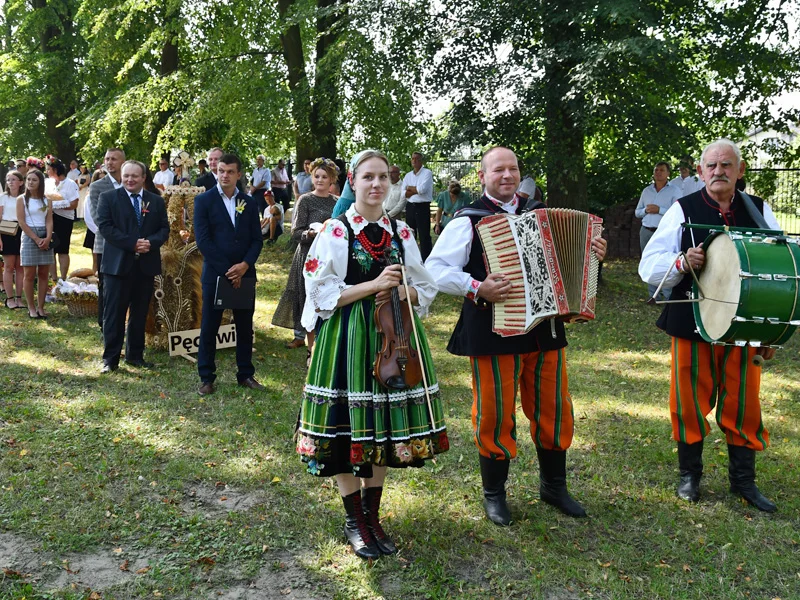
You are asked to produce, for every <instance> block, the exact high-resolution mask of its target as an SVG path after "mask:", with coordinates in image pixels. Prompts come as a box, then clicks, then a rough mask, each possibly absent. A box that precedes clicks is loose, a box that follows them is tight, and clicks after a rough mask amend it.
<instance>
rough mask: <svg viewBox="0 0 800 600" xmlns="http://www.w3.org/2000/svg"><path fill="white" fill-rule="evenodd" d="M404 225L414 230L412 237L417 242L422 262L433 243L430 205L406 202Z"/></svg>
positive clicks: (427, 203) (428, 203)
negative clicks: (406, 224)
mask: <svg viewBox="0 0 800 600" xmlns="http://www.w3.org/2000/svg"><path fill="white" fill-rule="evenodd" d="M406 223H408V226H409V227H411V229H413V230H414V237H415V238H417V240H418V241H419V251H420V254H422V260H423V261H424V260H425V259H427V258H428V255H429V254H430V253H431V250H432V249H433V242H431V203H430V202H407V203H406Z"/></svg>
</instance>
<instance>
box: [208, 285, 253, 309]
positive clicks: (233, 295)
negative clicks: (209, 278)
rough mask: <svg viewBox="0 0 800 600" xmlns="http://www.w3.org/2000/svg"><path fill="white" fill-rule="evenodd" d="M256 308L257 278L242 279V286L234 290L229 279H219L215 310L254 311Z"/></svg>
mask: <svg viewBox="0 0 800 600" xmlns="http://www.w3.org/2000/svg"><path fill="white" fill-rule="evenodd" d="M255 306H256V278H255V277H242V285H240V286H239V289H234V287H233V285H232V284H231V282H230V280H229V279H228V278H227V277H217V290H216V293H215V294H214V308H216V309H218V310H225V309H226V308H232V309H235V310H238V309H245V310H253V309H254V308H255Z"/></svg>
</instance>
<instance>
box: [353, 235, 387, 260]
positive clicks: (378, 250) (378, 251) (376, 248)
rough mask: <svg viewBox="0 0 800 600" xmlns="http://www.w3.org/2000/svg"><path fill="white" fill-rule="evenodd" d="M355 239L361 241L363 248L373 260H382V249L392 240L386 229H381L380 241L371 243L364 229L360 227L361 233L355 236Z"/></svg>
mask: <svg viewBox="0 0 800 600" xmlns="http://www.w3.org/2000/svg"><path fill="white" fill-rule="evenodd" d="M356 239H357V240H358V241H359V242H361V245H362V246H363V247H364V250H366V251H367V253H368V254H369V255H370V256H371V257H372V258H374V259H375V260H383V249H384V248H386V247H388V246H389V244H390V243H391V241H392V236H391V234H390V233H389V232H388V231H386V230H385V229H383V235H382V236H381V239H380V241H379V242H378V243H377V244H373V243H372V242H370V241H369V240H368V239H367V233H366V231H365V230H363V229H362V230H361V233H359V234H358V235H357V236H356Z"/></svg>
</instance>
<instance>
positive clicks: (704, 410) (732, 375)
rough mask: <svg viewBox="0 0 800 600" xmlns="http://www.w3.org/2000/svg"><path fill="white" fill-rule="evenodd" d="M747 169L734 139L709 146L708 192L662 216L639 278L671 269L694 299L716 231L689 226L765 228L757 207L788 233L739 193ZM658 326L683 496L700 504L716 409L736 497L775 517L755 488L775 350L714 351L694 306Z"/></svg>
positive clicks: (704, 169)
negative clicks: (663, 337)
mask: <svg viewBox="0 0 800 600" xmlns="http://www.w3.org/2000/svg"><path fill="white" fill-rule="evenodd" d="M744 171H745V163H744V161H743V160H742V153H741V152H740V150H739V148H738V147H737V146H736V144H734V143H733V142H732V141H730V140H727V139H719V140H717V141H715V142H713V143H711V144H710V145H709V146H707V147H706V149H705V150H704V151H703V155H702V157H701V159H700V165H699V166H698V167H697V172H698V174H699V175H700V176H701V177H702V178H703V180H704V181H705V187H704V188H703V189H701V190H699V191H696V192H694V193H692V194H690V195H688V196H684V197H683V198H681V199H679V200H678V201H677V202H675V203H674V204H673V205H672V206H671V207H670V209H669V210H668V211H667V212H666V214H665V215H664V217H663V218H662V219H661V222H660V223H659V225H658V230H657V231H656V232H655V234H654V235H653V237H652V238H651V239H650V242H649V243H648V244H647V247H646V248H645V249H644V252H643V254H642V260H641V262H640V263H639V276H640V277H641V278H642V280H644V281H645V283H648V284H651V285H658V284H660V283H661V280H662V279H663V277H664V275H665V274H666V273H667V272H669V275H668V277H667V279H666V281H665V283H664V285H665V287H671V288H672V300H681V299H684V300H685V299H686V298H687V297H689V296H690V295H691V287H692V281H693V279H692V276H691V274H690V273H689V265H691V267H692V269H694V271H695V272H697V271H698V270H700V269H702V268H703V264H704V262H705V252H704V251H703V249H702V248H701V245H702V243H703V241H704V240H705V239H706V236H707V235H708V233H709V232H708V231H703V230H698V229H694V230H690V229H685V228H684V227H682V225H683V223H687V222H688V223H693V224H704V225H718V226H720V227H722V226H724V225H729V226H732V227H759V224H758V223H757V222H756V218H755V217H754V216H752V215H753V214H754V213H753V212H750V211H748V206H747V204H748V203H749V204H750V205H751V206H750V208H751V209H752V208H753V205H754V208H755V210H756V211H757V212H758V213H760V214H761V215H762V216H763V221H765V222H766V225H767V227H769V228H770V229H780V226H779V225H778V222H777V220H776V219H775V215H774V214H773V213H772V210H771V209H770V208H769V206H767V204H766V203H765V202H764V201H763V200H762V199H761V198H757V197H756V196H749V199H748V197H746V196H744V195H743V194H742V192H740V191H737V190H736V180H737V179H738V178H741V177H742V176H743V175H744ZM761 227H762V228H763V224H762V225H761ZM681 252H683V253H685V258H683V257H681V256H680V255H681ZM687 263H688V264H687ZM731 277H738V273H731ZM656 324H657V325H658V327H659V328H660V329H663V330H664V331H666V332H667V334H669V335H670V336H671V337H672V366H671V369H670V372H671V386H670V414H671V418H672V433H673V438H674V439H675V441H676V442H677V443H678V464H679V467H680V481H679V483H678V490H677V491H678V496H679V497H680V498H682V499H683V500H688V501H689V502H697V501H698V500H699V499H700V477H701V476H702V474H703V438H705V437H706V435H708V434H709V432H710V431H711V429H710V427H709V425H708V422H707V421H706V415H708V413H710V412H711V410H712V409H713V408H715V407H716V414H715V417H716V421H717V424H718V425H719V427H720V429H721V430H722V431H723V432H724V433H725V439H726V441H727V444H728V457H729V460H730V462H729V466H728V476H729V479H730V489H731V492H733V493H735V494H738V495H740V496H741V497H742V498H744V499H745V500H746V501H747V502H748V503H750V504H751V505H753V506H755V507H756V508H757V509H759V510H761V511H765V512H774V511H775V510H777V507H776V506H775V504H774V503H773V502H771V501H770V500H768V499H767V498H765V497H764V496H763V495H762V494H761V492H760V491H759V489H758V487H756V484H755V477H756V473H755V455H756V452H757V451H761V450H764V449H765V448H766V447H767V445H768V444H769V433H768V432H767V430H766V428H765V427H764V423H763V422H762V420H761V405H760V402H759V387H760V383H761V369H760V368H759V367H756V366H755V365H753V363H752V358H753V356H754V355H756V354H761V355H762V356H763V357H764V358H765V359H770V358H772V356H773V355H774V353H775V350H774V349H772V348H753V347H749V346H720V345H715V346H712V345H711V344H709V343H707V342H705V341H703V339H702V338H701V337H700V335H699V334H698V333H697V332H696V331H695V320H694V315H693V312H692V304H690V303H681V304H667V305H665V308H664V311H663V312H662V313H661V317H660V318H659V319H658V322H657V323H656Z"/></svg>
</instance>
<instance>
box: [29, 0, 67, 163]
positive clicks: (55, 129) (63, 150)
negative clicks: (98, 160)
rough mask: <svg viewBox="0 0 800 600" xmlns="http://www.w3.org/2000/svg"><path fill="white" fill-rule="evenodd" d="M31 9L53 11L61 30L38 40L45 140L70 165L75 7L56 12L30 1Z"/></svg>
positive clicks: (45, 33)
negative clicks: (43, 79) (43, 86)
mask: <svg viewBox="0 0 800 600" xmlns="http://www.w3.org/2000/svg"><path fill="white" fill-rule="evenodd" d="M33 8H34V10H36V9H40V10H52V11H54V13H55V15H56V17H57V18H58V19H59V20H60V21H61V27H62V28H63V34H62V32H61V30H60V29H59V28H58V27H55V26H49V27H46V28H44V29H43V30H42V31H41V33H40V36H39V49H40V50H41V52H42V60H41V63H42V67H43V69H45V73H46V74H45V78H46V81H45V85H46V92H47V94H46V96H47V102H45V106H44V116H45V128H46V131H47V137H48V138H49V139H50V142H51V144H52V152H53V153H54V154H55V155H56V156H57V157H58V158H60V159H61V160H62V161H63V162H64V163H66V164H69V161H70V160H72V159H73V158H75V140H74V139H73V134H74V133H75V127H74V124H73V121H72V120H71V119H70V117H72V116H73V115H74V114H75V100H74V99H75V96H74V91H75V90H74V86H75V66H74V65H75V61H74V57H73V50H74V49H73V41H72V33H73V22H72V18H73V16H74V15H73V12H74V9H75V6H74V3H73V2H69V1H68V2H64V3H62V4H60V5H59V8H60V9H61V12H59V11H56V10H55V9H54V8H52V7H48V6H47V0H33ZM68 119H69V120H68ZM64 121H66V122H64ZM62 122H64V124H63V125H62V124H61V123H62Z"/></svg>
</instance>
